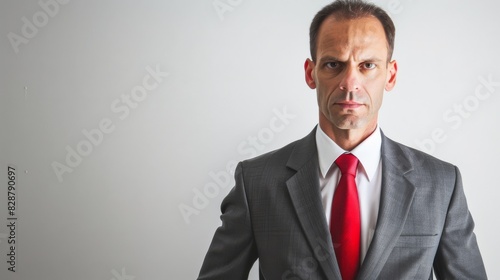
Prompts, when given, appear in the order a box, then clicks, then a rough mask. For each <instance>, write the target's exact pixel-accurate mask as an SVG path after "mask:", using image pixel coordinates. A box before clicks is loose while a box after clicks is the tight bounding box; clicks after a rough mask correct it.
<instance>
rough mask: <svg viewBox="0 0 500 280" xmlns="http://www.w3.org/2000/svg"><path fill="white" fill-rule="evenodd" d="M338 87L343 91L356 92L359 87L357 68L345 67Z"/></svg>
mask: <svg viewBox="0 0 500 280" xmlns="http://www.w3.org/2000/svg"><path fill="white" fill-rule="evenodd" d="M339 88H340V90H342V91H345V92H357V91H359V89H360V88H361V85H360V77H359V73H358V69H356V68H355V67H347V68H346V70H345V73H344V76H343V77H342V80H341V81H340V84H339Z"/></svg>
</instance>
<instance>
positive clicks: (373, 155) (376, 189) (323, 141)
mask: <svg viewBox="0 0 500 280" xmlns="http://www.w3.org/2000/svg"><path fill="white" fill-rule="evenodd" d="M316 146H317V148H318V160H319V169H320V170H319V185H320V188H321V200H322V202H323V209H324V210H325V215H326V220H327V222H328V225H330V213H331V209H332V201H333V194H334V193H335V188H336V187H337V185H338V182H339V180H340V175H341V173H340V170H339V168H338V167H337V165H336V164H335V160H336V159H337V158H338V157H339V156H340V155H342V154H344V153H352V154H353V155H354V156H356V157H357V158H358V160H359V165H358V170H357V172H356V185H357V188H358V196H359V207H360V213H361V263H362V262H363V260H364V258H365V256H366V252H367V251H368V247H369V246H370V243H371V241H372V238H373V234H374V232H375V227H376V224H377V218H378V208H379V203H380V190H381V185H382V163H381V157H380V154H381V148H382V136H381V133H380V129H379V127H378V126H377V128H376V129H375V131H374V132H373V133H372V134H371V135H370V136H368V138H366V139H365V140H364V141H363V142H362V143H361V144H359V145H358V146H357V147H356V148H354V149H353V150H352V151H345V150H343V149H342V148H340V147H339V146H338V145H337V144H336V143H335V142H333V140H332V139H331V138H330V137H328V136H327V135H326V134H325V132H323V130H321V128H320V126H319V125H318V128H317V129H316Z"/></svg>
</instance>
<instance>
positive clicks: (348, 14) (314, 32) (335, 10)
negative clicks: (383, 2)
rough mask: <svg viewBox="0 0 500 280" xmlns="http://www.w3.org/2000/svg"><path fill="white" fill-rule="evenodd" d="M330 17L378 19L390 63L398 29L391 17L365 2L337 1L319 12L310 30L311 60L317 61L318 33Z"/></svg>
mask: <svg viewBox="0 0 500 280" xmlns="http://www.w3.org/2000/svg"><path fill="white" fill-rule="evenodd" d="M330 16H337V17H339V18H341V19H357V18H363V17H370V16H373V17H375V18H377V19H378V20H379V21H380V23H381V24H382V26H383V27H384V32H385V37H386V39H387V50H388V56H387V61H388V62H389V61H390V60H391V57H392V52H393V50H394V37H395V36H396V28H395V27H394V23H393V22H392V19H391V18H390V17H389V15H388V14H387V13H386V12H385V11H384V10H383V9H382V8H380V7H378V6H376V5H375V4H372V3H367V2H365V1H363V0H337V1H335V2H333V3H331V4H329V5H327V6H325V7H324V8H323V9H321V11H319V12H318V13H317V14H316V16H314V19H313V21H312V23H311V27H310V29H309V45H310V48H311V58H312V60H313V61H316V51H317V47H318V33H319V29H320V27H321V24H322V23H323V22H324V21H325V20H326V19H327V18H328V17H330Z"/></svg>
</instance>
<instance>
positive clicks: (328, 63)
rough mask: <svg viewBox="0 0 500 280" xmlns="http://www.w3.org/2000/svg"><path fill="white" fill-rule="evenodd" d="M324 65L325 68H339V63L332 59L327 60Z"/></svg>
mask: <svg viewBox="0 0 500 280" xmlns="http://www.w3.org/2000/svg"><path fill="white" fill-rule="evenodd" d="M325 66H326V67H327V68H330V69H337V68H339V67H340V63H338V62H336V61H332V62H327V63H326V64H325Z"/></svg>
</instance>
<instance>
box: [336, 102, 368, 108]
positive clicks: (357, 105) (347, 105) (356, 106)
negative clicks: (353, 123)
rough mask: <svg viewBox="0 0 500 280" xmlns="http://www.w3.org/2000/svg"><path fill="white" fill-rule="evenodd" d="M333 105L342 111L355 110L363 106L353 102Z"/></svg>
mask: <svg viewBox="0 0 500 280" xmlns="http://www.w3.org/2000/svg"><path fill="white" fill-rule="evenodd" d="M333 105H335V106H339V107H340V108H342V109H357V108H359V107H361V106H363V104H361V103H357V102H354V101H340V102H335V103H334V104H333Z"/></svg>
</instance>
